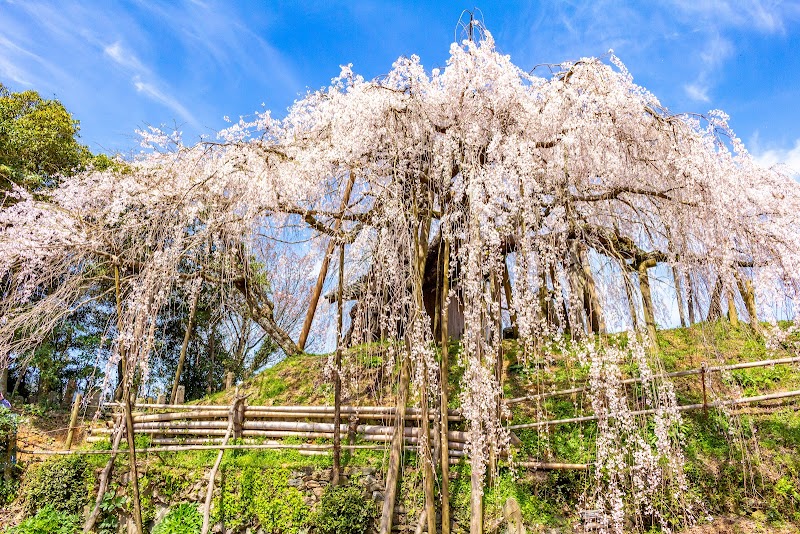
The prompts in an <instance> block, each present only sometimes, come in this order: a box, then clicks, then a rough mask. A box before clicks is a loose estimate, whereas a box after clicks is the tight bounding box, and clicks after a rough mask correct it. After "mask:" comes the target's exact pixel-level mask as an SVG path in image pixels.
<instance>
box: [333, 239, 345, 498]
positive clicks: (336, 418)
mask: <svg viewBox="0 0 800 534" xmlns="http://www.w3.org/2000/svg"><path fill="white" fill-rule="evenodd" d="M336 300H337V301H338V302H337V303H336V355H335V356H334V362H333V367H334V369H333V373H334V377H333V380H334V382H333V428H335V429H338V428H339V426H340V425H341V422H342V375H341V373H342V343H344V338H343V336H342V322H343V315H344V243H342V244H341V245H340V246H339V287H338V289H337V299H336ZM341 445H342V436H341V432H334V434H333V477H332V480H331V484H333V485H334V486H338V485H339V477H340V474H341V470H342V465H341V461H342V447H341Z"/></svg>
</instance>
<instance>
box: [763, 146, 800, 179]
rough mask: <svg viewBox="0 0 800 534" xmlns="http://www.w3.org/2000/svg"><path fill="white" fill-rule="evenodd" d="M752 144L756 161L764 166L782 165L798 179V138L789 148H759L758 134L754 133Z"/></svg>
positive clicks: (799, 160) (799, 152)
mask: <svg viewBox="0 0 800 534" xmlns="http://www.w3.org/2000/svg"><path fill="white" fill-rule="evenodd" d="M754 144H755V147H756V148H755V149H754V150H753V151H752V154H753V159H755V160H756V162H757V163H759V164H760V165H763V166H765V167H772V166H775V165H782V166H784V167H785V169H786V170H788V172H789V173H790V174H791V175H792V176H793V177H794V178H795V179H800V139H797V140H796V141H795V142H794V146H793V147H791V148H781V147H775V148H769V149H760V148H759V147H758V135H756V136H755V137H754Z"/></svg>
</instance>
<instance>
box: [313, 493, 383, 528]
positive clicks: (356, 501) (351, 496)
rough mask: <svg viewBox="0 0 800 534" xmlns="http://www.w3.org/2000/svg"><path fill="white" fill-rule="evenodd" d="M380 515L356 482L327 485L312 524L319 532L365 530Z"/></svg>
mask: <svg viewBox="0 0 800 534" xmlns="http://www.w3.org/2000/svg"><path fill="white" fill-rule="evenodd" d="M376 516H377V510H376V508H375V504H374V503H372V502H371V501H368V500H367V499H365V498H364V495H363V493H362V490H361V488H359V487H357V486H328V487H327V488H326V489H325V492H324V493H323V494H322V499H321V500H320V501H319V504H317V509H316V510H315V511H314V513H313V514H312V515H311V518H310V520H309V525H310V526H311V528H312V530H314V531H315V532H317V533H319V534H364V533H365V532H366V531H367V529H369V526H370V524H371V523H372V521H373V520H374V519H375V517H376Z"/></svg>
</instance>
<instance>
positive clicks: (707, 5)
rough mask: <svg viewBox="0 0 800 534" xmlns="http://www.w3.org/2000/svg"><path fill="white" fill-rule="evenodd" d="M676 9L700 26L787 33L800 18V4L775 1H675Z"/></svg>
mask: <svg viewBox="0 0 800 534" xmlns="http://www.w3.org/2000/svg"><path fill="white" fill-rule="evenodd" d="M672 3H673V5H674V6H675V7H677V8H678V9H679V10H680V11H682V12H683V13H685V14H687V15H689V16H691V17H693V18H695V19H696V20H697V22H699V23H703V24H705V23H709V22H710V23H712V24H713V25H714V26H715V27H735V28H743V29H748V28H749V29H754V30H756V31H759V32H761V33H783V32H784V31H785V30H786V24H787V23H788V22H790V21H792V20H797V19H798V18H800V5H798V3H797V2H775V1H774V0H673V2H672Z"/></svg>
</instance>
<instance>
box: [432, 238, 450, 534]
mask: <svg viewBox="0 0 800 534" xmlns="http://www.w3.org/2000/svg"><path fill="white" fill-rule="evenodd" d="M443 248H444V250H443V252H442V256H443V257H442V264H443V265H442V290H441V304H440V308H441V314H442V318H441V321H442V340H441V345H442V355H441V360H440V362H439V384H440V387H441V388H442V390H441V392H440V394H439V415H440V417H441V423H440V425H439V426H440V432H441V446H440V454H441V458H440V460H439V465H440V467H441V470H442V478H441V490H440V491H441V508H442V534H450V462H449V453H448V451H449V449H450V445H449V442H448V438H449V436H448V432H447V430H448V417H447V414H448V409H449V408H448V403H449V388H450V381H449V378H450V367H449V366H450V364H449V361H448V360H449V347H448V344H449V342H450V334H449V332H448V313H447V308H448V300H449V293H450V242H449V241H447V240H444V247H443ZM431 534H433V533H431Z"/></svg>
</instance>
